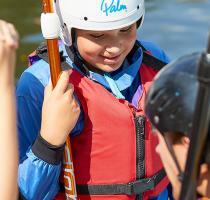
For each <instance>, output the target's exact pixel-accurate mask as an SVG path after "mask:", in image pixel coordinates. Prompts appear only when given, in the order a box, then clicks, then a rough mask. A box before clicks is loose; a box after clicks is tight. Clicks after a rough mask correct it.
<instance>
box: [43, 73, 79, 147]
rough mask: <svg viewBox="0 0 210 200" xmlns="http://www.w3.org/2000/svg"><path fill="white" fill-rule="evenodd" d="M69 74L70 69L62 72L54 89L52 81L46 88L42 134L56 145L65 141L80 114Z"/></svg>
mask: <svg viewBox="0 0 210 200" xmlns="http://www.w3.org/2000/svg"><path fill="white" fill-rule="evenodd" d="M69 75H70V71H64V72H62V74H61V76H60V78H59V80H58V83H57V85H56V87H55V88H54V89H53V87H52V83H51V82H50V83H49V84H48V86H47V87H46V88H45V97H44V103H43V107H42V125H41V132H40V134H41V136H42V137H43V138H44V139H45V140H46V141H47V142H48V143H50V144H52V145H56V146H60V145H63V144H64V143H65V141H66V138H67V137H68V135H69V134H70V132H71V130H72V129H73V128H74V126H75V125H76V122H77V120H78V118H79V115H80V107H79V105H78V103H77V101H76V99H75V98H74V95H73V92H74V88H73V85H72V84H70V83H69Z"/></svg>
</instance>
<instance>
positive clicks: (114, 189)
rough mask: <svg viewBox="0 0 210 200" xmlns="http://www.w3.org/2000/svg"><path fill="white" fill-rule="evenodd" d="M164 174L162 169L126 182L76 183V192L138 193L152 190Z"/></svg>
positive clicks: (91, 193) (101, 193)
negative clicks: (142, 177) (149, 175)
mask: <svg viewBox="0 0 210 200" xmlns="http://www.w3.org/2000/svg"><path fill="white" fill-rule="evenodd" d="M165 176H166V173H165V170H164V169H162V170H160V171H159V172H158V173H156V174H155V175H154V176H152V177H150V178H145V179H140V180H137V181H133V182H130V183H127V184H113V185H77V193H78V194H83V195H85V194H86V195H110V194H126V195H138V194H142V193H143V192H146V191H148V190H152V189H153V188H155V186H156V185H157V184H158V183H159V182H160V181H161V180H162V179H163V178H164V177H165Z"/></svg>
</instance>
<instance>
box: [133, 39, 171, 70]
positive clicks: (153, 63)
mask: <svg viewBox="0 0 210 200" xmlns="http://www.w3.org/2000/svg"><path fill="white" fill-rule="evenodd" d="M136 46H137V47H138V48H139V47H141V48H142V50H143V61H142V62H143V63H144V64H145V65H146V66H148V67H151V68H152V69H154V70H155V71H159V70H161V69H162V68H163V67H164V66H165V65H167V63H166V62H163V61H162V60H160V59H158V58H156V57H154V56H153V55H151V53H150V52H149V51H148V50H147V49H146V48H145V47H144V46H143V45H142V44H141V43H140V42H139V41H137V42H136Z"/></svg>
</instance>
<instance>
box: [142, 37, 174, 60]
mask: <svg viewBox="0 0 210 200" xmlns="http://www.w3.org/2000/svg"><path fill="white" fill-rule="evenodd" d="M139 42H140V43H141V44H142V45H143V47H144V48H145V49H146V50H147V51H150V52H151V53H152V55H153V56H154V57H156V58H158V59H160V60H162V61H164V62H166V63H168V62H169V61H170V59H169V57H168V56H167V54H166V53H165V52H164V50H163V49H162V48H160V47H159V46H158V45H156V44H154V43H153V42H150V41H145V40H139Z"/></svg>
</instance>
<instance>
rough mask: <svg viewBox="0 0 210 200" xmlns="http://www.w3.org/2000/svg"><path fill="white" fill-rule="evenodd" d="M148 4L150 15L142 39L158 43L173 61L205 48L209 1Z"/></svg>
mask: <svg viewBox="0 0 210 200" xmlns="http://www.w3.org/2000/svg"><path fill="white" fill-rule="evenodd" d="M146 2H147V3H146V6H147V11H148V12H147V13H146V17H145V23H144V25H143V27H142V30H140V31H139V38H144V39H146V40H151V41H153V42H155V43H157V44H158V45H159V46H161V47H162V48H163V49H164V50H165V51H166V52H167V53H168V54H169V56H170V57H171V58H172V59H174V58H177V57H179V56H181V55H184V54H186V53H191V52H194V51H200V50H202V49H204V48H205V47H206V42H207V35H208V30H210V29H209V28H210V0H177V1H172V0H171V1H168V0H165V1H161V2H160V1H155V0H154V1H153V0H150V1H146ZM172 2H173V3H172Z"/></svg>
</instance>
